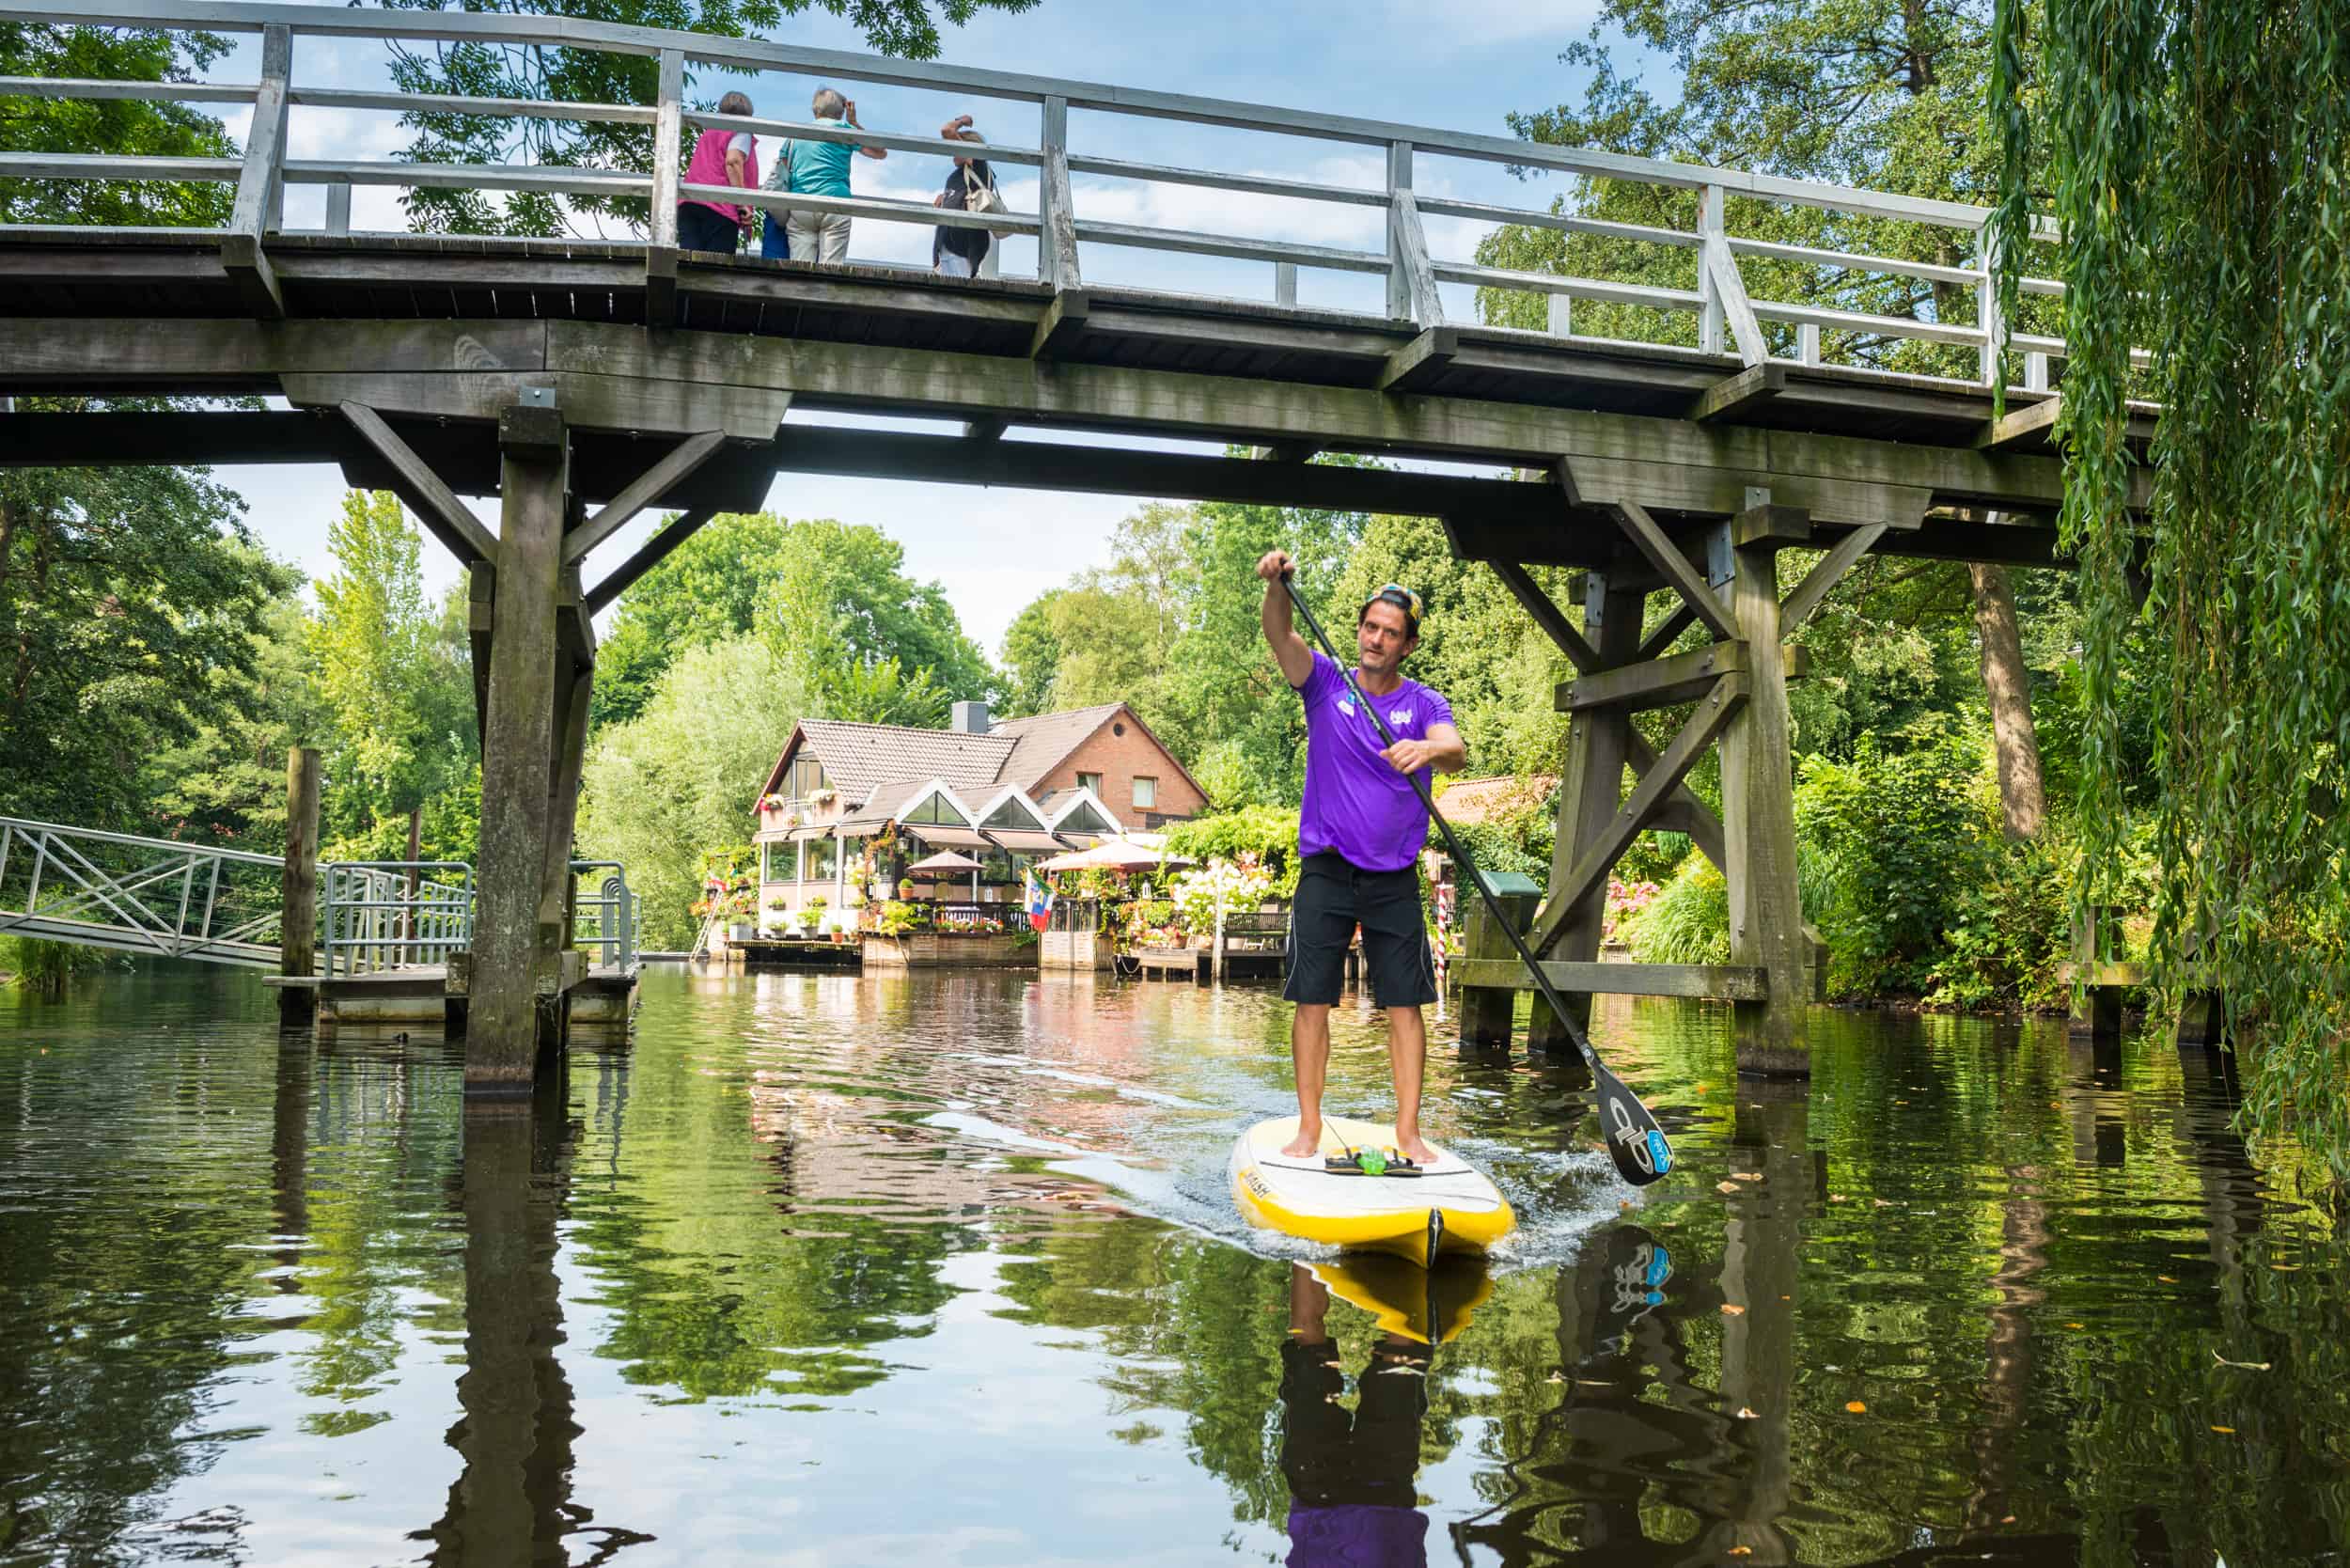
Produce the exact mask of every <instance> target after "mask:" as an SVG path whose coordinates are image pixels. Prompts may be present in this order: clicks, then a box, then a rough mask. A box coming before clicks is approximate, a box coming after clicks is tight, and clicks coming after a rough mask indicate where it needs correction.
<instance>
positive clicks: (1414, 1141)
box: [1395, 1137, 1436, 1165]
mask: <svg viewBox="0 0 2350 1568" xmlns="http://www.w3.org/2000/svg"><path fill="white" fill-rule="evenodd" d="M1395 1147H1396V1151H1397V1152H1399V1153H1401V1154H1402V1156H1403V1157H1404V1158H1405V1159H1407V1160H1409V1161H1411V1162H1412V1163H1413V1164H1414V1165H1434V1164H1435V1163H1436V1152H1435V1151H1434V1149H1431V1148H1429V1147H1428V1144H1427V1141H1426V1140H1425V1139H1423V1138H1417V1137H1400V1138H1397V1139H1396V1140H1395Z"/></svg>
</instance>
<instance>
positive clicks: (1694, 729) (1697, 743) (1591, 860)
mask: <svg viewBox="0 0 2350 1568" xmlns="http://www.w3.org/2000/svg"><path fill="white" fill-rule="evenodd" d="M1749 679H1750V677H1749V675H1748V674H1747V672H1743V671H1741V672H1737V673H1733V674H1730V675H1724V676H1722V677H1720V678H1719V679H1718V680H1716V682H1715V684H1714V689H1713V691H1712V692H1711V693H1710V694H1709V695H1708V696H1707V697H1706V698H1705V699H1704V700H1703V701H1701V702H1700V703H1699V705H1698V711H1697V712H1696V713H1692V714H1690V715H1689V719H1688V722H1686V723H1685V724H1684V725H1683V726H1682V727H1681V732H1680V733H1679V734H1677V735H1675V736H1674V737H1673V740H1672V744H1671V745H1669V746H1667V747H1666V748H1665V750H1664V754H1663V755H1662V756H1660V757H1659V758H1658V759H1657V761H1656V766H1655V767H1653V768H1652V769H1650V770H1649V773H1648V776H1647V777H1645V778H1643V779H1641V780H1640V784H1639V787H1638V788H1637V789H1636V790H1634V791H1633V792H1632V795H1631V798H1630V799H1628V800H1626V801H1625V802H1624V803H1623V807H1622V809H1621V810H1619V811H1618V812H1617V813H1616V814H1615V816H1614V817H1613V818H1611V819H1610V820H1609V822H1608V823H1607V825H1606V830H1605V831H1604V832H1602V833H1601V834H1600V835H1599V836H1598V837H1597V838H1596V839H1594V840H1593V841H1592V842H1591V843H1590V845H1589V846H1578V849H1577V857H1576V860H1575V869H1574V870H1572V871H1570V872H1569V873H1568V874H1567V876H1566V877H1565V878H1564V879H1563V880H1555V881H1553V882H1552V884H1551V886H1550V891H1549V895H1548V897H1547V898H1546V899H1545V901H1544V902H1543V912H1542V913H1541V914H1540V915H1539V916H1537V917H1535V920H1534V930H1533V933H1532V934H1531V935H1530V936H1528V939H1527V946H1528V947H1529V948H1531V949H1533V950H1534V952H1535V954H1536V955H1537V956H1540V955H1542V954H1543V953H1546V952H1548V951H1549V950H1550V948H1551V946H1552V945H1553V944H1554V943H1555V942H1557V941H1558V939H1559V933H1560V931H1561V930H1562V929H1563V928H1564V927H1565V925H1566V923H1567V920H1568V919H1569V917H1571V916H1572V915H1573V913H1574V910H1575V905H1576V904H1577V903H1580V902H1582V901H1583V900H1584V899H1585V898H1587V897H1589V896H1590V892H1591V890H1592V889H1593V888H1594V887H1598V886H1602V885H1604V883H1605V882H1606V876H1607V872H1608V870H1609V868H1611V867H1613V866H1614V865H1615V863H1616V862H1617V861H1619V860H1621V859H1622V858H1623V852H1624V848H1625V846H1627V845H1629V844H1630V843H1631V842H1632V838H1633V835H1635V834H1637V833H1638V832H1639V831H1640V829H1641V828H1642V827H1644V826H1646V825H1647V823H1648V819H1649V817H1650V815H1651V814H1652V813H1653V812H1654V810H1655V809H1656V808H1657V807H1658V806H1660V805H1662V804H1663V803H1664V801H1665V800H1666V799H1667V798H1668V797H1669V796H1670V795H1671V793H1672V792H1673V789H1674V787H1675V786H1676V785H1678V784H1679V783H1680V782H1681V781H1682V780H1683V779H1684V778H1685V777H1687V776H1688V774H1689V770H1690V769H1691V768H1693V767H1695V766H1697V763H1698V759H1699V758H1700V757H1702V756H1703V755H1704V754H1705V748H1706V747H1707V746H1710V745H1713V744H1714V739H1715V737H1716V736H1717V735H1719V734H1720V733H1721V732H1722V730H1723V729H1724V727H1725V726H1727V725H1728V724H1729V723H1730V721H1731V719H1732V718H1733V717H1734V716H1736V715H1737V714H1738V713H1739V712H1740V711H1741V710H1743V709H1744V708H1745V707H1746V705H1747V682H1748V680H1749ZM1733 952H1734V949H1733Z"/></svg>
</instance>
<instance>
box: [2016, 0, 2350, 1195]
mask: <svg viewBox="0 0 2350 1568" xmlns="http://www.w3.org/2000/svg"><path fill="white" fill-rule="evenodd" d="M2046 13H2047V14H2046V21H2045V25H2044V26H2042V27H2040V28H2038V29H2036V30H2035V29H2033V28H2031V27H2030V26H2029V19H2028V18H2027V17H2026V16H2024V15H2023V14H2022V13H2020V12H2019V11H2014V10H2012V9H2010V8H2004V7H2003V8H2002V9H2001V12H2000V18H1999V20H2000V29H2001V30H2000V46H2001V50H2002V55H2003V62H2004V63H2003V66H2002V71H2003V78H2004V79H2005V80H2008V81H2020V80H2023V79H2025V77H2026V76H2027V74H2028V73H2029V76H2030V77H2031V79H2033V80H2036V81H2038V82H2040V83H2042V84H2044V85H2045V90H2044V91H2043V92H2042V94H2041V95H2040V97H2039V98H2038V99H2037V100H2036V101H2032V102H2024V103H2019V104H2018V105H2017V106H2016V107H2014V108H2013V110H2010V111H2008V112H2003V113H2002V115H2001V116H2000V118H1999V121H1998V130H1999V133H2000V136H1999V143H2000V148H2001V151H2002V157H2003V163H2002V170H2003V188H2002V196H2003V201H2002V205H2001V209H2000V222H2001V225H2002V227H2003V230H2004V232H2005V233H2006V234H2007V235H2008V236H2009V237H2010V239H2011V242H2013V240H2014V239H2016V238H2018V237H2020V236H2021V235H2022V234H2023V233H2024V232H2025V228H2024V226H2025V223H2026V222H2027V220H2028V219H2029V216H2030V213H2031V209H2032V205H2033V199H2032V198H2033V197H2034V196H2035V195H2036V194H2037V192H2039V191H2045V192H2047V193H2049V195H2050V196H2051V197H2052V201H2051V205H2052V207H2053V209H2054V212H2053V215H2054V217H2055V220H2056V222H2057V223H2058V225H2059V226H2060V229H2061V231H2062V234H2063V244H2062V247H2061V269H2062V271H2061V275H2062V278H2063V280H2064V282H2065V285H2066V290H2067V292H2066V298H2065V311H2066V315H2065V321H2064V328H2063V330H2064V334H2065V337H2066V338H2067V340H2068V345H2069V348H2070V352H2071V358H2070V359H2069V361H2068V362H2067V366H2066V371H2065V379H2064V411H2063V418H2062V423H2061V426H2060V430H2061V434H2062V439H2063V440H2064V442H2065V444H2066V448H2067V452H2068V456H2069V458H2070V463H2069V464H2068V466H2067V470H2066V494H2065V510H2064V515H2063V527H2064V533H2065V537H2066V539H2067V541H2069V542H2070V543H2072V544H2073V545H2074V546H2075V547H2076V549H2077V551H2078V554H2079V557H2080V559H2081V565H2082V585H2083V587H2082V597H2083V607H2084V629H2083V635H2082V647H2083V652H2082V666H2083V679H2082V683H2081V684H2082V694H2083V698H2084V718H2083V722H2082V726H2081V733H2080V745H2079V750H2080V773H2081V777H2082V782H2083V791H2084V800H2083V808H2082V811H2081V832H2082V849H2083V855H2084V860H2085V864H2086V868H2087V870H2088V873H2089V875H2088V877H2087V878H2086V879H2085V883H2084V887H2083V897H2084V898H2085V899H2087V900H2089V901H2092V902H2104V900H2105V889H2104V887H2103V886H2101V880H2100V879H2102V878H2104V877H2106V876H2107V875H2108V874H2109V869H2110V868H2111V867H2113V866H2114V865H2116V864H2117V863H2118V862H2119V860H2120V858H2121V852H2122V850H2123V848H2124V846H2126V845H2127V844H2128V843H2129V842H2130V840H2131V839H2132V838H2133V837H2134V835H2135V833H2136V832H2137V830H2138V829H2137V816H2136V813H2135V812H2134V811H2133V807H2134V806H2139V808H2140V809H2142V810H2143V812H2144V813H2145V815H2146V817H2148V818H2150V819H2151V822H2152V825H2153V844H2154V854H2155V858H2156V860H2157V862H2158V864H2159V865H2160V867H2161V868H2162V871H2161V880H2160V886H2159V891H2158V898H2157V901H2156V917H2157V919H2156V925H2155V931H2154V954H2153V956H2154V964H2155V969H2156V974H2157V976H2158V978H2159V979H2161V980H2163V981H2164V982H2165V983H2168V984H2170V985H2173V986H2176V985H2181V984H2185V983H2190V982H2191V983H2195V984H2198V985H2217V986H2219V987H2221V988H2223V989H2224V992H2225V994H2226V996H2227V997H2228V1001H2229V1004H2230V1006H2231V1007H2232V1009H2233V1010H2234V1011H2236V1012H2237V1013H2238V1015H2239V1016H2244V1017H2250V1018H2256V1019H2258V1020H2259V1026H2260V1027H2259V1029H2258V1033H2257V1037H2256V1038H2257V1043H2256V1045H2255V1046H2254V1047H2253V1048H2252V1049H2251V1050H2250V1051H2249V1052H2248V1061H2249V1063H2250V1066H2251V1068H2252V1071H2251V1072H2249V1073H2248V1074H2247V1078H2246V1090H2247V1094H2246V1106H2247V1111H2248V1115H2249V1117H2250V1119H2251V1121H2253V1123H2254V1124H2255V1126H2256V1127H2257V1128H2259V1129H2261V1130H2264V1131H2276V1130H2290V1131H2294V1132H2296V1133H2298V1134H2299V1135H2300V1137H2301V1138H2302V1140H2303V1142H2304V1143H2306V1144H2307V1145H2308V1146H2309V1147H2311V1148H2312V1149H2314V1150H2317V1151H2319V1152H2322V1154H2323V1156H2324V1157H2325V1158H2326V1160H2327V1161H2328V1162H2329V1164H2330V1166H2331V1168H2332V1169H2333V1172H2334V1174H2335V1177H2336V1179H2337V1180H2338V1181H2346V1182H2350V1072H2345V1067H2344V1059H2345V1058H2344V1047H2343V1042H2344V1041H2345V1040H2350V962H2345V959H2350V952H2346V951H2345V941H2346V940H2350V933H2345V929H2344V918H2343V911H2344V909H2345V908H2350V813H2345V812H2343V811H2342V810H2341V809H2340V808H2339V803H2340V802H2341V801H2342V800H2343V799H2345V798H2350V763H2346V760H2345V759H2346V758H2350V747H2346V746H2345V742H2350V525H2346V524H2350V450H2345V443H2350V382H2345V381H2344V379H2343V377H2342V365H2343V364H2344V362H2345V353H2344V351H2345V348H2346V347H2350V312H2345V309H2344V304H2343V302H2344V301H2345V300H2350V184H2345V182H2344V180H2343V179H2342V170H2343V169H2344V168H2345V167H2350V91H2345V87H2346V86H2350V62H2346V60H2345V54H2344V39H2343V32H2342V11H2341V8H2340V7H2339V6H2336V5H2332V4H2311V3H2308V0H2283V3H2276V4H2271V3H2266V0H2206V3H2201V4H2194V5H2186V6H2180V5H2168V4H2156V3H2154V0H2095V3H2083V0H2048V4H2047V7H2046ZM2033 39H2037V42H2038V48H2037V50H2036V51H2029V50H2028V45H2029V43H2030V42H2031V41H2032V40H2033ZM2035 164H2042V165H2045V174H2044V175H2042V176H2041V177H2040V178H2039V179H2037V180H2035V179H2034V177H2033V172H2032V171H2033V168H2034V165H2035ZM2009 255H2010V258H2011V259H2012V260H2017V261H2020V259H2021V258H2020V257H2017V256H2016V255H2015V247H2014V245H2013V243H2011V246H2010V250H2009ZM2010 286H2011V287H2012V286H2013V285H2012V284H2011V285H2010ZM2134 348H2136V349H2145V350H2148V351H2151V353H2153V356H2154V360H2153V367H2152V368H2151V370H2150V371H2148V372H2145V373H2142V374H2141V373H2139V372H2138V371H2136V370H2134V369H2133V368H2132V365H2131V361H2130V358H2129V355H2130V353H2131V351H2132V350H2133V349H2134ZM2138 396H2142V397H2150V398H2154V399H2156V400H2159V401H2160V402H2161V404H2162V409H2163V413H2162V418H2161V422H2160V426H2159V431H2158V433H2157V435H2156V438H2155V446H2154V454H2153V456H2154V461H2155V463H2156V464H2157V466H2156V470H2155V473H2154V494H2153V501H2152V506H2151V508H2150V509H2149V510H2147V511H2146V512H2144V513H2143V514H2136V513H2133V512H2132V510H2130V502H2131V498H2132V492H2133V487H2134V486H2136V485H2137V484H2138V483H2139V480H2140V479H2141V478H2142V476H2141V474H2140V472H2139V467H2140V465H2139V461H2138V459H2137V457H2136V456H2135V455H2134V454H2133V452H2132V451H2131V449H2130V447H2129V446H2128V444H2127V441H2126V431H2127V420H2128V417H2129V410H2128V401H2129V400H2130V399H2131V398H2133V397H2138ZM2141 584H2143V585H2145V586H2147V587H2148V588H2150V591H2149V592H2148V593H2147V596H2146V598H2145V602H2144V605H2143V608H2142V609H2141V608H2140V607H2139V599H2138V591H2137V590H2138V588H2139V587H2140V585H2141ZM2133 682H2143V683H2144V686H2145V688H2146V689H2148V690H2150V691H2151V692H2153V693H2154V694H2156V697H2155V702H2156V706H2157V712H2158V714H2159V717H2158V722H2156V723H2155V724H2154V726H2153V729H2152V736H2153V740H2154V754H2153V758H2152V765H2151V767H2150V768H2149V769H2148V770H2146V774H2145V776H2146V777H2147V778H2148V780H2149V786H2150V787H2149V790H2148V793H2149V794H2150V795H2151V799H2150V800H2146V801H2144V802H2143V803H2140V802H2139V801H2138V800H2137V799H2135V798H2134V796H2135V795H2136V792H2134V791H2133V790H2132V788H2131V782H2132V770H2131V767H2130V764H2129V734H2130V729H2131V717H2132V713H2133V712H2134V709H2135V707H2136V704H2135V703H2134V701H2133V696H2132V685H2133Z"/></svg>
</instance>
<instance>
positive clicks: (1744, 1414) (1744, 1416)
mask: <svg viewBox="0 0 2350 1568" xmlns="http://www.w3.org/2000/svg"><path fill="white" fill-rule="evenodd" d="M1738 1419H1740V1420H1742V1421H1759V1420H1761V1419H1763V1418H1762V1417H1761V1416H1758V1415H1756V1414H1755V1413H1754V1412H1753V1411H1751V1410H1749V1409H1747V1407H1746V1406H1745V1405H1743V1404H1742V1405H1740V1406H1739V1407H1738Z"/></svg>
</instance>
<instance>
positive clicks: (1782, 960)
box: [1722, 501, 1811, 1077]
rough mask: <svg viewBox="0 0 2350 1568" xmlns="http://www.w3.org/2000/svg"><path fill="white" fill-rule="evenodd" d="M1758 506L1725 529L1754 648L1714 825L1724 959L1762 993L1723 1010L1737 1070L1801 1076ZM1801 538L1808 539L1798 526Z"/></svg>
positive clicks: (1796, 915) (1802, 1052)
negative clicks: (1720, 850) (1726, 910)
mask: <svg viewBox="0 0 2350 1568" xmlns="http://www.w3.org/2000/svg"><path fill="white" fill-rule="evenodd" d="M1774 510H1775V509H1773V508H1771V507H1770V506H1769V505H1768V504H1767V501H1765V502H1764V504H1763V505H1762V506H1761V507H1759V508H1756V509H1753V510H1749V511H1748V512H1746V513H1742V514H1741V515H1740V516H1739V517H1738V518H1737V519H1734V520H1733V521H1732V524H1731V528H1732V536H1731V557H1732V559H1731V584H1730V588H1731V615H1732V616H1733V618H1734V619H1736V621H1737V624H1738V635H1739V636H1740V637H1741V638H1743V639H1744V640H1745V642H1746V644H1747V647H1748V648H1750V649H1753V650H1754V651H1755V656H1754V657H1753V658H1751V659H1750V660H1748V661H1747V702H1746V706H1745V707H1744V708H1742V709H1741V710H1740V711H1739V712H1738V713H1736V714H1734V715H1733V716H1732V717H1731V720H1730V725H1729V728H1728V729H1725V730H1724V731H1723V732H1722V827H1723V843H1724V849H1725V851H1726V853H1727V858H1728V859H1729V862H1730V864H1729V865H1728V866H1726V867H1724V868H1723V870H1724V871H1725V873H1726V877H1727V880H1728V882H1729V884H1730V961H1731V963H1732V964H1750V965H1753V966H1756V967H1759V968H1761V969H1762V970H1763V974H1764V980H1765V983H1766V985H1767V988H1768V990H1767V995H1766V996H1764V997H1763V1000H1762V1001H1759V1002H1737V1003H1733V1004H1732V1009H1731V1025H1732V1028H1733V1029H1734V1031H1735V1033H1736V1037H1737V1058H1738V1071H1739V1072H1741V1073H1744V1074H1756V1075H1761V1076H1766V1077H1805V1076H1809V1075H1810V1072H1811V1056H1810V1048H1809V1046H1808V1045H1807V1044H1806V1043H1805V1039H1804V1016H1805V1013H1806V1011H1807V1010H1808V1009H1809V1007H1810V988H1809V987H1808V986H1807V985H1806V984H1805V979H1806V977H1805V974H1804V966H1805V960H1806V957H1807V949H1808V947H1809V944H1808V942H1807V941H1806V939H1805V936H1804V930H1803V900H1802V896H1801V894H1800V892H1799V891H1798V888H1797V885H1796V880H1795V800H1794V749H1793V745H1792V744H1791V740H1790V735H1789V727H1788V714H1787V669H1786V663H1785V661H1784V660H1783V659H1782V658H1781V657H1780V656H1779V635H1780V633H1779V603H1778V551H1779V546H1780V545H1781V544H1782V543H1783V542H1787V541H1786V540H1785V539H1783V538H1781V537H1779V536H1777V535H1774V534H1772V533H1770V532H1769V531H1767V530H1768V527H1769V526H1770V520H1771V516H1772V513H1773V512H1774ZM1803 528H1804V533H1805V536H1806V537H1808V536H1809V525H1808V520H1805V523H1804V525H1803Z"/></svg>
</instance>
